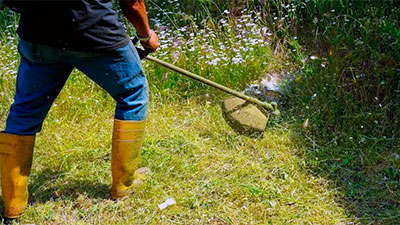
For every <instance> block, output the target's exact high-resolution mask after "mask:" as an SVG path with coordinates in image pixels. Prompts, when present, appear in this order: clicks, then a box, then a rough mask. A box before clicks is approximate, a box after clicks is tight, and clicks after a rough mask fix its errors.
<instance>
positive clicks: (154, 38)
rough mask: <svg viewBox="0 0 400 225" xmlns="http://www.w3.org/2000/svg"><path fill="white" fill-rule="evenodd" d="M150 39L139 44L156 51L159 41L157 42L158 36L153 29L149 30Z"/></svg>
mask: <svg viewBox="0 0 400 225" xmlns="http://www.w3.org/2000/svg"><path fill="white" fill-rule="evenodd" d="M150 33H151V34H150V40H148V41H141V42H140V44H141V45H142V46H143V47H144V48H146V49H150V50H151V51H152V52H154V51H156V50H157V48H158V46H160V43H159V42H158V36H157V34H156V32H154V31H153V30H150Z"/></svg>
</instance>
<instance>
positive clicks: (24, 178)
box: [0, 133, 35, 219]
mask: <svg viewBox="0 0 400 225" xmlns="http://www.w3.org/2000/svg"><path fill="white" fill-rule="evenodd" d="M34 145H35V136H20V135H13V134H6V133H0V167H1V188H2V193H3V203H4V217H6V218H10V219H13V218H17V217H19V216H20V215H21V214H22V213H23V212H24V209H25V208H26V206H27V205H28V179H29V173H30V171H31V166H32V156H33V147H34Z"/></svg>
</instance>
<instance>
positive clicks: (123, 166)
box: [111, 119, 150, 199]
mask: <svg viewBox="0 0 400 225" xmlns="http://www.w3.org/2000/svg"><path fill="white" fill-rule="evenodd" d="M145 124H146V123H145V121H123V120H117V119H115V120H114V133H113V140H112V155H111V170H112V178H113V184H112V188H111V197H112V198H113V199H119V198H122V197H124V196H126V195H128V194H130V193H132V192H133V191H134V190H135V189H137V188H139V187H141V186H142V185H143V183H144V181H145V180H146V176H147V175H148V174H149V173H150V169H148V168H139V169H137V166H138V164H139V159H140V149H141V147H142V143H143V136H144V129H145Z"/></svg>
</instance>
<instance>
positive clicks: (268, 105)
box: [145, 56, 280, 115]
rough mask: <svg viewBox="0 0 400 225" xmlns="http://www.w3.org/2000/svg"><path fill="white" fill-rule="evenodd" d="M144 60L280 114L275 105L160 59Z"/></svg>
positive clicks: (147, 57) (150, 57)
mask: <svg viewBox="0 0 400 225" xmlns="http://www.w3.org/2000/svg"><path fill="white" fill-rule="evenodd" d="M145 59H147V60H150V61H153V62H155V63H157V64H160V65H162V66H164V67H166V68H168V69H171V70H173V71H175V72H177V73H180V74H182V75H184V76H187V77H189V78H192V79H195V80H197V81H199V82H201V83H204V84H207V85H209V86H211V87H214V88H217V89H218V90H221V91H224V92H226V93H228V94H231V95H234V96H236V97H238V98H241V99H243V100H246V101H248V102H250V103H254V104H257V105H259V106H262V107H264V108H265V109H267V110H270V111H272V112H273V113H274V114H275V115H279V114H280V113H279V110H278V107H277V105H276V103H267V102H262V101H260V100H258V99H256V98H253V97H250V96H247V95H244V94H242V93H240V92H237V91H235V90H232V89H230V88H228V87H225V86H223V85H221V84H218V83H215V82H213V81H211V80H208V79H206V78H204V77H202V76H199V75H197V74H194V73H192V72H189V71H187V70H184V69H182V68H179V67H177V66H175V65H172V64H170V63H167V62H164V61H162V60H160V59H157V58H154V57H152V56H146V57H145Z"/></svg>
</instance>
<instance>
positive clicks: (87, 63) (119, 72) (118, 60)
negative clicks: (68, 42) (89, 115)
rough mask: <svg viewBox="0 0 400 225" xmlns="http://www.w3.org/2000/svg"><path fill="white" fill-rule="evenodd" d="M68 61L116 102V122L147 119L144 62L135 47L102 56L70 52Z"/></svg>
mask: <svg viewBox="0 0 400 225" xmlns="http://www.w3.org/2000/svg"><path fill="white" fill-rule="evenodd" d="M67 60H68V62H69V63H70V64H71V65H73V66H75V67H76V68H77V69H79V70H81V71H82V72H83V73H85V74H86V75H87V76H88V77H89V78H91V79H92V80H93V81H95V82H96V83H97V84H99V85H100V86H101V87H102V88H103V89H105V90H106V91H107V92H108V93H109V94H110V95H111V96H112V97H113V98H114V99H115V101H116V102H117V106H116V110H115V118H116V119H119V120H136V121H142V120H145V119H146V116H147V108H148V95H149V91H148V85H147V80H146V76H145V74H144V72H143V68H142V64H141V61H140V59H139V57H138V55H137V52H136V49H135V48H134V46H133V45H132V44H128V45H127V46H125V47H122V48H119V49H116V50H113V51H103V52H99V53H96V52H70V53H68V56H67Z"/></svg>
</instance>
